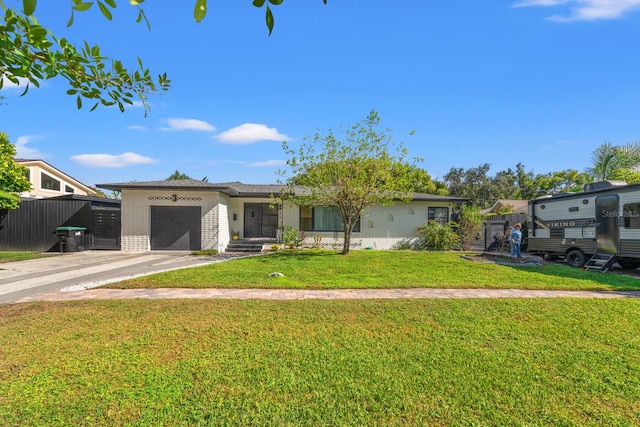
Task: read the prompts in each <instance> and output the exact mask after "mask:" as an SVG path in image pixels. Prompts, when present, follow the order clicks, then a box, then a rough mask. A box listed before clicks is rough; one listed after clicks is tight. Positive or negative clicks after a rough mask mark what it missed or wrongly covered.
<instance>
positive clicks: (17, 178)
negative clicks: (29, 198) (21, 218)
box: [0, 132, 31, 210]
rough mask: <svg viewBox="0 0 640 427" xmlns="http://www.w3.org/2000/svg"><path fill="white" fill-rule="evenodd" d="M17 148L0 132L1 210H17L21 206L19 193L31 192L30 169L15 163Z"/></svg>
mask: <svg viewBox="0 0 640 427" xmlns="http://www.w3.org/2000/svg"><path fill="white" fill-rule="evenodd" d="M15 155H16V148H15V147H14V146H13V144H11V142H9V136H8V135H7V134H6V133H3V132H0V210H2V209H15V208H17V207H18V205H19V204H20V197H18V195H17V194H18V193H22V192H23V191H29V190H30V189H31V183H30V182H29V178H28V177H27V176H28V173H29V169H27V168H26V167H24V166H22V165H19V164H17V163H16V162H15V160H14V157H15Z"/></svg>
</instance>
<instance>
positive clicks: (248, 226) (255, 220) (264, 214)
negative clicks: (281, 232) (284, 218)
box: [244, 203, 278, 239]
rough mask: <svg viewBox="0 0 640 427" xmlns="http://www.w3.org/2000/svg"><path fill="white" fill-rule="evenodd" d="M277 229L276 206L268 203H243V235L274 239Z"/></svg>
mask: <svg viewBox="0 0 640 427" xmlns="http://www.w3.org/2000/svg"><path fill="white" fill-rule="evenodd" d="M277 229H278V207H277V206H273V207H272V206H271V205H270V204H269V203H245V204H244V237H248V238H251V237H265V238H270V239H274V238H275V237H276V231H277Z"/></svg>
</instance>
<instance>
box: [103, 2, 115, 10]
mask: <svg viewBox="0 0 640 427" xmlns="http://www.w3.org/2000/svg"><path fill="white" fill-rule="evenodd" d="M104 2H105V3H106V4H108V5H109V6H111V8H112V9H115V8H116V2H115V0H104Z"/></svg>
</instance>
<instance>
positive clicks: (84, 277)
mask: <svg viewBox="0 0 640 427" xmlns="http://www.w3.org/2000/svg"><path fill="white" fill-rule="evenodd" d="M243 256H247V255H245V254H238V253H225V254H220V255H215V256H192V255H189V252H183V251H166V252H165V251H163V252H121V251H85V252H68V253H61V254H57V253H52V254H51V256H47V257H45V258H39V259H34V260H29V261H19V262H9V263H1V264H0V304H4V303H11V302H14V301H16V300H19V299H22V298H25V297H29V296H33V295H36V294H40V293H44V292H51V291H54V290H57V289H62V288H72V289H77V290H81V289H89V288H92V287H96V286H100V285H104V284H106V283H113V282H118V281H121V280H124V279H130V278H133V277H139V276H145V275H149V274H153V273H159V272H162V271H169V270H177V269H180V268H189V267H195V266H198V265H205V264H212V263H215V262H220V261H224V260H227V259H231V258H239V257H243Z"/></svg>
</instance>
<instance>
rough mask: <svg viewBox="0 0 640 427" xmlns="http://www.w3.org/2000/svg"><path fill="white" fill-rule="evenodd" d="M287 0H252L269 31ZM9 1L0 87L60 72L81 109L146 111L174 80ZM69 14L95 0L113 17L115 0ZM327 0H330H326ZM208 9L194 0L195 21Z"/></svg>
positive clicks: (203, 0) (137, 0)
mask: <svg viewBox="0 0 640 427" xmlns="http://www.w3.org/2000/svg"><path fill="white" fill-rule="evenodd" d="M143 2H144V0H130V1H129V3H130V4H131V5H133V6H135V7H137V8H138V17H137V22H140V21H145V22H146V23H147V26H148V27H149V28H150V26H149V22H148V21H147V18H146V15H145V13H144V10H143V9H142V7H141V4H142V3H143ZM282 2H283V0H268V1H267V0H254V1H253V5H254V6H255V7H258V8H262V7H264V9H265V13H266V24H267V28H268V29H269V34H271V31H273V27H274V22H275V21H274V17H273V12H272V10H271V7H272V6H277V5H280V4H282ZM8 3H9V2H7V1H5V0H0V12H2V14H1V15H0V27H1V28H2V29H1V30H0V89H1V88H2V83H3V79H2V77H5V78H6V79H7V80H9V81H10V82H12V83H14V84H18V83H19V82H20V79H26V80H27V81H28V82H29V83H28V84H27V86H26V88H25V91H24V93H26V92H27V91H28V89H29V85H34V86H35V87H38V86H39V85H40V81H41V80H46V79H50V78H53V77H56V76H62V77H64V78H66V79H67V80H68V81H69V85H70V86H71V88H70V89H69V90H68V91H67V93H68V94H69V95H72V96H75V98H76V104H77V106H78V109H80V108H82V106H83V100H89V101H91V103H92V107H91V110H94V109H95V108H97V107H98V106H99V105H104V106H112V105H115V106H117V107H118V108H119V109H120V111H124V108H125V105H126V104H132V103H133V102H134V101H135V100H140V101H142V103H143V105H144V107H145V115H146V113H147V112H148V109H149V106H148V104H147V103H146V99H147V95H148V94H152V93H156V92H157V91H163V90H167V89H168V88H169V85H170V80H169V79H168V78H167V75H166V73H163V74H159V75H158V76H157V77H156V78H155V79H154V78H152V77H151V72H150V71H149V69H147V68H145V67H144V66H143V65H142V61H141V60H140V59H139V58H138V67H137V69H128V68H126V67H125V66H123V63H122V62H121V61H120V60H117V59H111V58H108V57H105V56H103V55H102V53H101V52H100V47H99V46H97V45H94V46H92V45H91V44H90V43H88V42H86V41H85V42H83V43H81V44H80V46H81V47H76V45H74V44H72V43H71V42H69V41H68V40H67V39H65V38H63V37H59V36H56V35H55V34H53V32H51V31H50V30H48V29H47V28H45V27H43V26H41V25H40V24H39V23H38V20H37V19H36V10H37V0H22V1H21V2H18V1H16V3H18V4H20V3H21V5H22V8H18V7H17V6H11V5H8ZM70 3H71V16H70V18H69V21H68V23H67V26H71V25H72V24H73V21H74V19H75V13H76V12H86V11H88V10H90V9H92V8H93V6H94V5H95V4H97V7H98V9H99V11H100V13H102V15H103V16H104V17H105V18H106V19H108V20H111V19H112V16H113V13H114V9H115V8H116V5H117V1H116V0H98V1H86V0H70ZM323 3H325V4H326V3H327V0H323ZM206 14H207V0H195V5H194V12H193V16H194V19H195V21H196V22H201V21H202V20H203V19H204V18H205V16H206Z"/></svg>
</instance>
